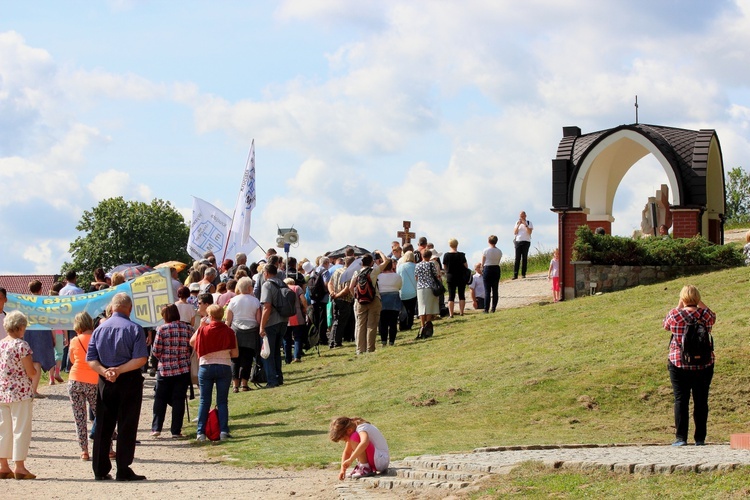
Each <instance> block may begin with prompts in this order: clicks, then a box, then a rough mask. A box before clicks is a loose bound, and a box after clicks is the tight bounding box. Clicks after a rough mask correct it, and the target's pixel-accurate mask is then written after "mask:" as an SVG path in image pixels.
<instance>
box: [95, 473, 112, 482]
mask: <svg viewBox="0 0 750 500" xmlns="http://www.w3.org/2000/svg"><path fill="white" fill-rule="evenodd" d="M94 480H95V481H111V480H112V474H106V475H104V476H94Z"/></svg>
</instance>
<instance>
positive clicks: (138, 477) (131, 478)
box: [110, 473, 146, 481]
mask: <svg viewBox="0 0 750 500" xmlns="http://www.w3.org/2000/svg"><path fill="white" fill-rule="evenodd" d="M110 479H112V477H111V476H110ZM116 479H117V480H118V481H145V480H146V476H141V475H140V474H136V473H132V474H128V475H127V476H119V475H118V476H117V478H116Z"/></svg>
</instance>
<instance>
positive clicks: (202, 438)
mask: <svg viewBox="0 0 750 500" xmlns="http://www.w3.org/2000/svg"><path fill="white" fill-rule="evenodd" d="M195 440H196V441H198V442H199V443H202V442H204V441H205V440H206V435H205V434H198V435H197V436H196V437H195Z"/></svg>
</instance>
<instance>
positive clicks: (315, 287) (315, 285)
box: [307, 271, 327, 302]
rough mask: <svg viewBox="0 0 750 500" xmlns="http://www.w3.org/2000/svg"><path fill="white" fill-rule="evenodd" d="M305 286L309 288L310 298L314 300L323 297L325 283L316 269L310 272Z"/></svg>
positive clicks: (324, 294) (324, 295) (319, 299)
mask: <svg viewBox="0 0 750 500" xmlns="http://www.w3.org/2000/svg"><path fill="white" fill-rule="evenodd" d="M307 287H308V288H309V289H310V298H311V299H312V300H314V301H316V302H318V301H321V300H323V299H325V297H326V291H327V290H326V283H325V280H324V279H323V276H321V275H320V273H319V272H318V271H313V273H312V274H310V279H309V280H307Z"/></svg>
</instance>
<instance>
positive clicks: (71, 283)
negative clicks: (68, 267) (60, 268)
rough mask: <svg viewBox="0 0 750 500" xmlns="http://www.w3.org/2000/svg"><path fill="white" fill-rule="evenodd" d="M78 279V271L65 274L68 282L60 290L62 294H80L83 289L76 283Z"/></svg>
mask: <svg viewBox="0 0 750 500" xmlns="http://www.w3.org/2000/svg"><path fill="white" fill-rule="evenodd" d="M77 280H78V276H77V275H76V272H75V271H68V272H67V273H66V274H65V281H67V283H66V284H65V286H64V287H62V289H61V290H60V295H78V294H79V293H83V290H82V289H81V288H79V287H78V285H77V284H76V281H77Z"/></svg>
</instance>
